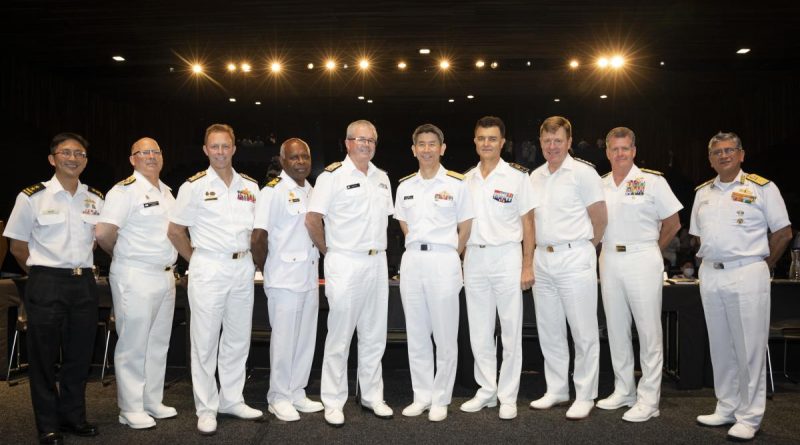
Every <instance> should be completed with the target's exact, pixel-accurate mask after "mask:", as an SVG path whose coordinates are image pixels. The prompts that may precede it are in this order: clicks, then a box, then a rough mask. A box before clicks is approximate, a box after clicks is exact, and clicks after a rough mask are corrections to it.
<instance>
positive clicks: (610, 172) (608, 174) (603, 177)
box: [601, 172, 611, 178]
mask: <svg viewBox="0 0 800 445" xmlns="http://www.w3.org/2000/svg"><path fill="white" fill-rule="evenodd" d="M610 174H611V172H608V173H606V174H604V175H603V176H601V178H605V177H606V176H608V175H610Z"/></svg>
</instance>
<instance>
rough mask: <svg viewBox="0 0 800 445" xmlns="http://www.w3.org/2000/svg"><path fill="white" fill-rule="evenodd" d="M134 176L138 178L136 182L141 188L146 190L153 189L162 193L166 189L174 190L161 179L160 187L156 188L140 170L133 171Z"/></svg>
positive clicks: (159, 181)
mask: <svg viewBox="0 0 800 445" xmlns="http://www.w3.org/2000/svg"><path fill="white" fill-rule="evenodd" d="M133 176H134V177H135V178H136V182H135V183H134V184H139V188H140V189H141V190H142V191H144V192H149V191H151V190H152V191H155V192H157V193H159V194H160V193H162V192H164V191H165V190H172V189H170V188H169V186H167V185H166V184H164V183H163V182H161V179H159V180H158V188H156V187H155V186H154V185H153V184H151V183H150V180H149V179H147V177H146V176H145V175H143V174H142V173H140V172H139V171H138V170H134V171H133Z"/></svg>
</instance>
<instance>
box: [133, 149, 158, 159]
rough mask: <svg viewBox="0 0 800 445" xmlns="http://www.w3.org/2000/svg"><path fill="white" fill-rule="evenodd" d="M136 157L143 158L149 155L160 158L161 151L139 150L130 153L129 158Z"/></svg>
mask: <svg viewBox="0 0 800 445" xmlns="http://www.w3.org/2000/svg"><path fill="white" fill-rule="evenodd" d="M137 155H138V156H141V157H143V158H144V157H146V156H150V155H155V156H161V150H139V151H134V152H133V153H131V156H137Z"/></svg>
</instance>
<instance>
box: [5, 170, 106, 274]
mask: <svg viewBox="0 0 800 445" xmlns="http://www.w3.org/2000/svg"><path fill="white" fill-rule="evenodd" d="M103 202H104V201H103V194H102V193H100V192H99V191H98V190H96V189H94V188H91V187H87V186H86V184H81V183H79V184H78V188H77V190H76V191H75V195H70V194H69V192H68V191H66V190H64V187H62V186H61V183H60V182H58V179H56V177H55V175H54V176H53V177H52V178H51V179H50V180H49V181H47V182H43V183H40V184H36V185H34V186H31V187H28V188H26V189H25V190H23V191H22V192H21V193H20V194H19V195H17V200H16V202H15V203H14V210H12V211H11V216H10V217H9V218H8V224H7V225H6V230H5V232H4V233H3V236H5V237H8V238H12V239H16V240H19V241H25V242H27V243H28V250H29V251H30V256H29V257H28V261H27V263H26V264H27V265H28V266H47V267H59V268H69V269H72V268H76V267H83V268H85V267H92V264H93V263H94V256H93V254H92V248H93V247H94V225H95V224H96V223H97V218H98V216H99V215H100V211H101V210H102V209H103Z"/></svg>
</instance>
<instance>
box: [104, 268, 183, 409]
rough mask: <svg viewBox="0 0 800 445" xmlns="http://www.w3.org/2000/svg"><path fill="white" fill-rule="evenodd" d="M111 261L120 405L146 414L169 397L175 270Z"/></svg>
mask: <svg viewBox="0 0 800 445" xmlns="http://www.w3.org/2000/svg"><path fill="white" fill-rule="evenodd" d="M158 269H159V268H158V267H155V266H154V267H152V268H142V267H136V266H132V265H130V264H123V262H120V261H112V262H111V270H110V273H109V277H108V278H109V279H108V281H109V284H110V286H111V296H112V299H113V301H114V313H115V316H116V327H117V336H118V340H117V346H116V349H115V350H114V371H115V373H116V379H117V404H118V405H119V409H120V411H123V412H144V407H145V406H147V407H151V406H158V405H159V404H160V403H161V402H162V399H163V397H164V372H165V371H166V367H167V350H168V349H169V339H170V335H171V333H172V315H173V314H174V312H175V276H174V275H173V274H172V270H166V271H165V270H164V268H163V267H161V268H160V269H161V270H158Z"/></svg>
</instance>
